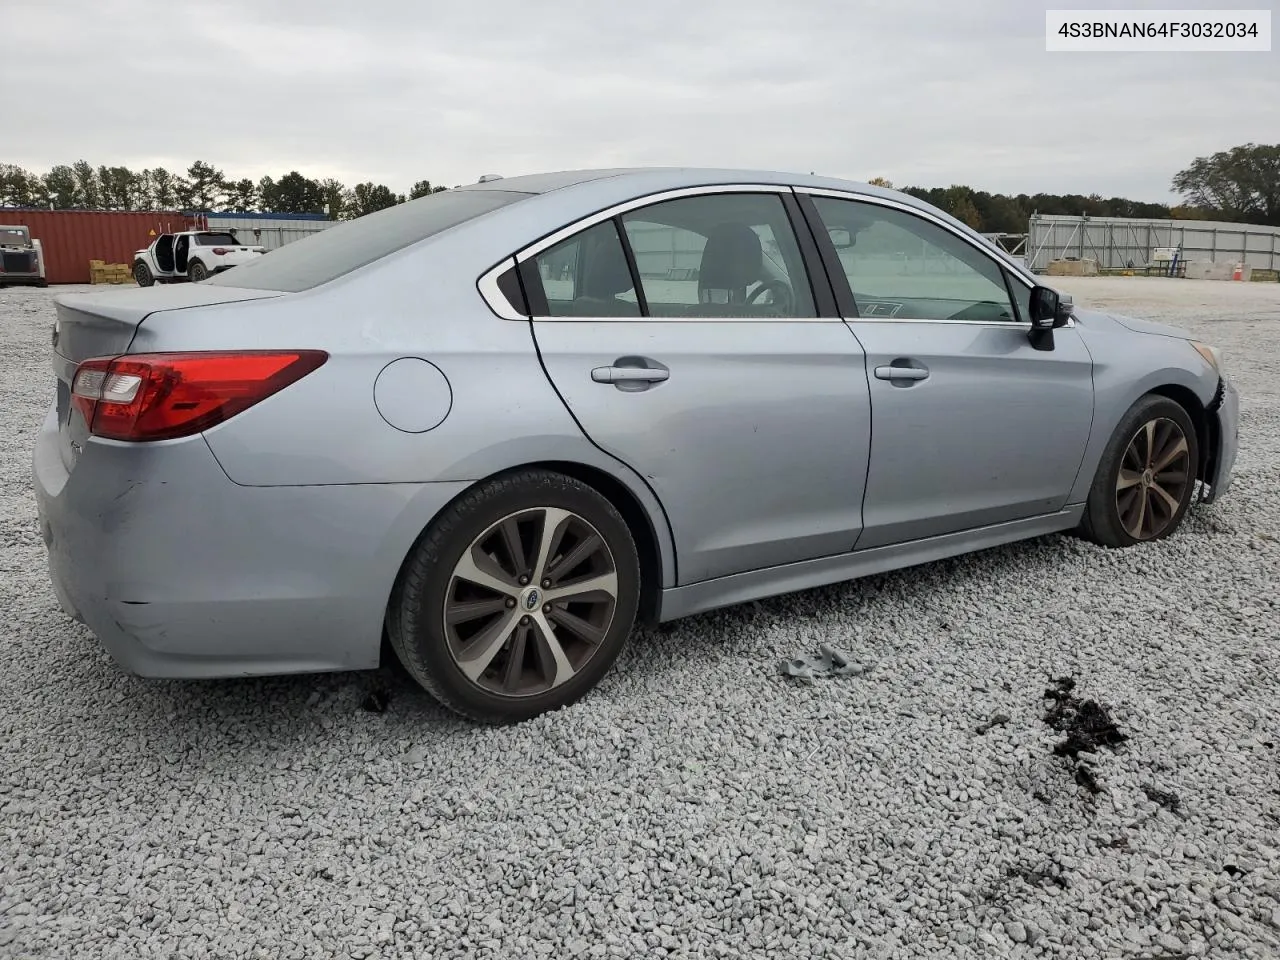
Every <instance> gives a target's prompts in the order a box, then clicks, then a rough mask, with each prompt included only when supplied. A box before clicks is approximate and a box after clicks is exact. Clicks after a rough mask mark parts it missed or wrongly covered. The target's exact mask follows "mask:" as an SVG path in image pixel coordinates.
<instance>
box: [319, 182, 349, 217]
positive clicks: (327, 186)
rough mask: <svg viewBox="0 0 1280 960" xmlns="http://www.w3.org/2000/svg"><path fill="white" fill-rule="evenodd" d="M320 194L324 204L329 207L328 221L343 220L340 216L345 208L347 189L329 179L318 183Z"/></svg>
mask: <svg viewBox="0 0 1280 960" xmlns="http://www.w3.org/2000/svg"><path fill="white" fill-rule="evenodd" d="M320 192H321V193H322V194H323V195H324V203H325V204H326V205H327V206H328V207H329V219H330V220H341V219H343V217H342V214H343V212H344V211H345V210H346V207H347V188H346V187H344V186H343V185H342V184H341V183H339V182H338V181H337V180H334V179H333V178H332V177H330V178H329V179H327V180H321V181H320ZM323 209H324V208H323V207H321V210H323ZM317 212H320V211H317Z"/></svg>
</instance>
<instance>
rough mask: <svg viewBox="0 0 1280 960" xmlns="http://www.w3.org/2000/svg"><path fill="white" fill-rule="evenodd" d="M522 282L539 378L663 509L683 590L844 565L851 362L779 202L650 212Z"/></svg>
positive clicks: (859, 483)
mask: <svg viewBox="0 0 1280 960" xmlns="http://www.w3.org/2000/svg"><path fill="white" fill-rule="evenodd" d="M624 239H625V242H624ZM521 269H522V276H523V277H524V279H525V286H526V289H527V290H529V291H530V300H531V301H532V302H531V307H532V309H533V311H534V314H535V317H534V323H533V326H534V333H535V336H536V339H537V343H538V348H539V350H540V352H541V354H542V358H543V362H544V363H545V365H546V369H547V373H548V374H549V375H550V377H551V379H552V381H553V382H554V384H555V386H556V388H557V390H558V391H559V392H560V394H561V396H562V397H563V398H564V400H565V403H566V404H567V405H568V406H569V408H570V410H571V411H572V412H573V414H574V416H575V417H576V418H577V420H578V422H579V423H580V424H581V425H582V428H583V430H584V431H585V432H586V434H587V435H588V436H589V437H590V438H591V440H592V441H593V442H594V443H595V444H596V445H597V446H599V447H601V448H602V449H603V450H605V451H607V452H608V453H610V454H612V455H613V456H615V457H617V458H618V459H619V460H621V461H623V462H624V463H626V464H628V465H629V466H630V467H632V469H634V470H635V471H636V472H637V473H638V474H640V476H642V477H643V478H644V479H645V481H646V482H647V483H648V484H649V485H650V486H651V487H652V489H653V490H654V491H655V493H656V494H657V496H658V498H659V500H660V501H661V502H662V504H663V507H664V508H665V510H666V513H667V517H668V519H669V521H670V524H671V530H672V534H673V537H674V540H675V544H676V560H677V566H678V577H679V582H680V584H682V585H683V584H687V583H693V582H697V581H701V580H707V579H711V578H714V577H723V576H727V575H729V574H734V573H739V572H742V571H747V570H754V569H759V568H764V567H770V566H774V565H777V564H783V563H791V562H794V561H799V560H806V559H812V558H816V557H823V556H830V555H835V554H841V553H847V552H848V551H849V550H851V549H852V548H853V545H854V543H855V541H856V540H857V538H858V533H859V530H860V528H861V505H862V493H863V486H864V483H865V478H866V470H867V446H868V441H869V428H870V411H869V407H868V401H867V381H866V376H865V373H864V362H863V356H862V349H861V348H860V347H859V345H858V341H857V339H856V338H855V337H854V336H853V335H852V334H851V333H850V331H849V329H848V328H847V327H846V326H845V324H844V323H843V322H842V320H841V319H840V318H839V317H836V316H829V317H823V318H819V317H818V316H817V311H816V310H815V307H814V295H813V291H812V289H811V286H810V283H809V279H808V274H807V272H806V268H805V263H804V261H803V259H802V257H801V254H800V250H799V246H798V244H797V241H796V235H795V233H794V228H793V224H792V222H791V218H790V216H789V215H788V209H787V207H786V206H785V205H784V203H783V200H782V198H781V197H780V196H778V195H777V194H776V193H772V192H741V193H737V192H735V193H709V194H706V195H698V196H685V197H681V198H679V199H672V200H666V201H659V202H656V203H654V204H652V205H650V206H647V207H643V208H640V209H638V210H633V211H630V212H628V213H625V214H623V215H622V216H620V217H615V218H613V219H605V220H603V221H602V222H599V223H597V224H596V225H594V226H591V227H589V228H587V229H584V230H582V231H580V232H579V233H577V234H575V235H573V236H571V237H569V238H568V239H566V240H563V241H561V242H560V243H558V244H556V245H554V246H552V247H550V248H549V249H546V250H544V251H543V252H541V253H540V254H539V255H538V256H536V257H534V258H532V259H528V260H527V261H525V262H524V263H523V264H522V268H521ZM637 276H638V277H639V285H638V290H637V283H636V277H637Z"/></svg>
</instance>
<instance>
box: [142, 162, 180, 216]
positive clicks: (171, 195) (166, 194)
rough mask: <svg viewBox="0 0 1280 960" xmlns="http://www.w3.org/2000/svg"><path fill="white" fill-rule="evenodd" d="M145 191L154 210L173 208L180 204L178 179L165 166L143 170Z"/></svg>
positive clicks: (149, 204) (148, 202) (148, 203)
mask: <svg viewBox="0 0 1280 960" xmlns="http://www.w3.org/2000/svg"><path fill="white" fill-rule="evenodd" d="M142 182H143V192H144V193H145V195H146V201H147V205H148V206H150V207H151V209H153V210H172V209H173V208H174V207H176V206H177V205H178V193H177V185H178V180H177V177H175V176H174V175H173V174H172V173H170V172H169V171H168V170H166V169H165V168H164V167H156V168H155V169H154V170H143V171H142Z"/></svg>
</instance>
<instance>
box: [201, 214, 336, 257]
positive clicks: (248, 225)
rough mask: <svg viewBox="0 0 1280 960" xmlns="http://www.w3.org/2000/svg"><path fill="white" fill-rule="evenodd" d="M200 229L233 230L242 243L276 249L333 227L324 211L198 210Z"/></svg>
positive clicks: (332, 222)
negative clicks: (215, 211) (218, 211)
mask: <svg viewBox="0 0 1280 960" xmlns="http://www.w3.org/2000/svg"><path fill="white" fill-rule="evenodd" d="M192 216H193V217H195V218H196V222H197V223H198V225H199V226H200V228H201V229H208V230H234V231H235V232H236V238H237V239H238V240H239V241H240V242H241V243H251V244H254V245H255V246H261V247H265V248H266V249H267V250H269V251H270V250H275V249H277V248H278V247H283V246H284V245H285V244H286V243H292V242H293V241H294V240H301V239H302V238H303V237H309V236H311V234H313V233H318V232H320V231H321V230H324V229H326V228H328V227H331V226H333V224H334V221H332V220H330V219H329V218H328V217H326V216H325V215H324V214H322V213H199V214H193V215H192Z"/></svg>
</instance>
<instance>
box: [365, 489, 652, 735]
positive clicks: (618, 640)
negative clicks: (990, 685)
mask: <svg viewBox="0 0 1280 960" xmlns="http://www.w3.org/2000/svg"><path fill="white" fill-rule="evenodd" d="M639 595H640V565H639V559H638V554H637V551H636V545H635V542H634V540H633V539H632V536H631V532H630V530H629V529H628V528H627V524H626V521H625V520H623V518H622V516H621V515H620V514H619V513H618V511H617V510H616V509H615V508H614V506H613V505H612V504H611V503H610V502H609V501H608V500H606V499H605V498H604V497H603V496H602V495H601V494H600V493H598V492H597V491H595V490H594V489H592V488H591V487H589V486H587V485H586V484H584V483H581V482H580V481H578V480H575V479H573V478H571V477H567V476H564V475H563V474H558V473H553V472H550V471H546V470H525V471H521V472H519V473H515V474H511V475H509V476H505V477H500V478H496V479H493V480H490V481H487V482H485V483H483V484H481V485H479V486H478V487H476V488H475V489H473V490H471V491H470V492H468V493H467V494H466V495H465V496H463V497H461V498H460V499H459V500H458V501H457V502H455V503H454V504H453V505H452V506H450V507H449V508H448V509H446V510H445V511H444V513H443V514H441V516H440V517H438V518H437V519H436V520H435V521H434V522H433V523H432V525H431V526H430V527H429V528H428V530H427V532H426V533H425V534H424V535H423V536H422V538H421V539H420V540H419V541H418V543H417V544H416V545H415V546H414V549H413V551H412V552H411V554H410V555H409V558H408V560H407V561H406V563H405V566H404V569H403V570H402V571H401V574H400V576H399V578H398V579H397V582H396V585H395V588H394V589H393V591H392V596H391V602H390V605H389V608H388V612H387V633H388V635H389V637H390V640H391V644H392V647H393V649H394V650H395V651H396V655H397V656H398V657H399V659H400V661H401V662H402V663H403V664H404V666H405V668H406V669H407V670H408V671H409V673H410V674H411V675H412V676H413V677H414V679H416V680H417V681H418V682H419V683H420V684H421V685H422V686H423V687H424V688H425V689H426V690H427V691H428V692H430V693H431V694H432V695H433V696H434V697H435V698H436V699H438V700H439V701H440V702H441V703H443V704H444V705H445V706H447V707H449V708H450V709H452V710H455V711H457V712H459V713H462V714H464V715H466V716H469V717H471V718H473V719H476V720H481V721H484V722H488V723H501V722H512V721H519V720H525V719H528V718H530V717H533V716H536V715H538V714H540V713H543V712H544V711H547V710H553V709H556V708H558V707H563V706H566V705H568V704H570V703H573V702H574V701H575V700H577V699H579V698H580V697H582V696H583V695H584V694H585V693H586V692H587V691H589V690H590V689H591V688H592V687H594V686H595V685H596V684H597V683H598V682H599V681H600V679H601V678H602V677H603V676H604V675H605V673H606V672H607V671H608V670H609V668H610V666H612V665H613V663H614V661H615V660H617V658H618V655H619V654H620V653H621V652H622V648H623V645H624V644H625V643H626V639H627V636H628V634H629V633H630V632H631V627H632V624H633V623H634V622H635V617H636V610H637V607H638V603H639Z"/></svg>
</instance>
